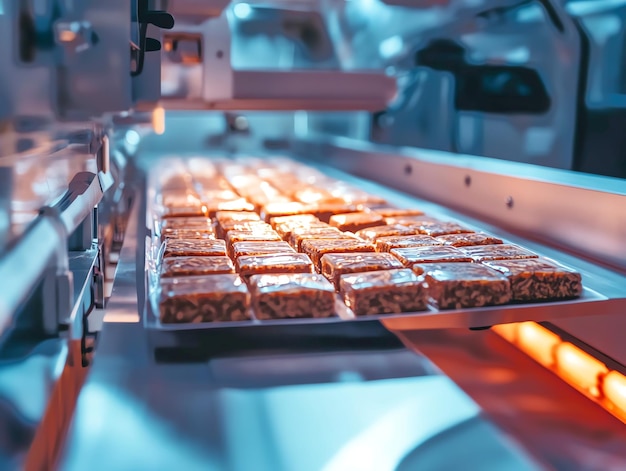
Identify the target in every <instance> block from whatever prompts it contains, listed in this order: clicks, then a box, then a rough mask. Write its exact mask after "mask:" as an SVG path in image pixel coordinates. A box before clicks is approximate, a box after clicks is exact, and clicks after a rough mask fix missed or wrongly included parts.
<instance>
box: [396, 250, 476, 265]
mask: <svg viewBox="0 0 626 471" xmlns="http://www.w3.org/2000/svg"><path fill="white" fill-rule="evenodd" d="M391 253H392V254H393V255H394V256H395V257H397V258H398V260H400V261H401V262H402V264H403V265H404V266H405V267H412V266H413V265H415V264H416V263H438V262H472V261H473V260H472V258H471V257H469V256H468V255H466V254H464V253H463V252H461V251H460V250H457V249H455V248H454V247H444V246H426V247H405V248H399V249H392V250H391Z"/></svg>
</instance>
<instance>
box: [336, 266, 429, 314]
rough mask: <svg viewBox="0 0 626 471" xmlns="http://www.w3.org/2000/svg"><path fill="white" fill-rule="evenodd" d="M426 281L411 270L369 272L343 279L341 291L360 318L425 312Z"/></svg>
mask: <svg viewBox="0 0 626 471" xmlns="http://www.w3.org/2000/svg"><path fill="white" fill-rule="evenodd" d="M423 281H424V279H423V278H422V277H420V276H418V275H416V274H415V273H414V272H413V271H412V270H410V269H409V268H403V269H395V270H382V271H370V272H366V273H355V274H351V275H344V276H342V277H341V281H340V283H339V289H340V293H341V296H342V298H343V300H344V302H345V303H346V305H347V306H348V307H349V308H350V309H352V311H353V312H354V314H356V315H357V316H368V315H374V314H391V313H400V312H413V311H422V310H424V309H426V305H427V293H426V288H425V287H424V283H423Z"/></svg>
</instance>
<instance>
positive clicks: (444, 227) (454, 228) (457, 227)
mask: <svg viewBox="0 0 626 471" xmlns="http://www.w3.org/2000/svg"><path fill="white" fill-rule="evenodd" d="M420 232H421V233H422V234H426V235H429V236H432V237H437V236H442V235H446V234H463V233H469V232H474V231H473V230H471V229H468V228H467V227H465V226H462V225H461V224H458V223H456V222H442V223H425V224H423V225H421V226H420Z"/></svg>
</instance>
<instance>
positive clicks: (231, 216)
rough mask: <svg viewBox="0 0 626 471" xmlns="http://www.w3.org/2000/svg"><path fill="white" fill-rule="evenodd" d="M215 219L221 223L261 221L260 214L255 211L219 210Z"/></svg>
mask: <svg viewBox="0 0 626 471" xmlns="http://www.w3.org/2000/svg"><path fill="white" fill-rule="evenodd" d="M215 220H216V221H217V222H219V223H221V222H225V221H239V222H243V221H260V220H261V218H260V216H259V215H258V214H257V213H255V212H253V211H218V212H217V213H215Z"/></svg>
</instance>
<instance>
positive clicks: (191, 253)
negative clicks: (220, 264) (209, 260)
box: [163, 239, 226, 258]
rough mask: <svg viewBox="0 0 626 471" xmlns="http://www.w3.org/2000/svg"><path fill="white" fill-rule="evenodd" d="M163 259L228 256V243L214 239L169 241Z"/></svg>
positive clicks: (165, 245) (166, 243)
mask: <svg viewBox="0 0 626 471" xmlns="http://www.w3.org/2000/svg"><path fill="white" fill-rule="evenodd" d="M163 245H164V250H163V257H164V258H167V257H211V256H220V255H226V243H225V242H224V241H223V240H212V239H167V240H166V241H165V242H164V243H163Z"/></svg>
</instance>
